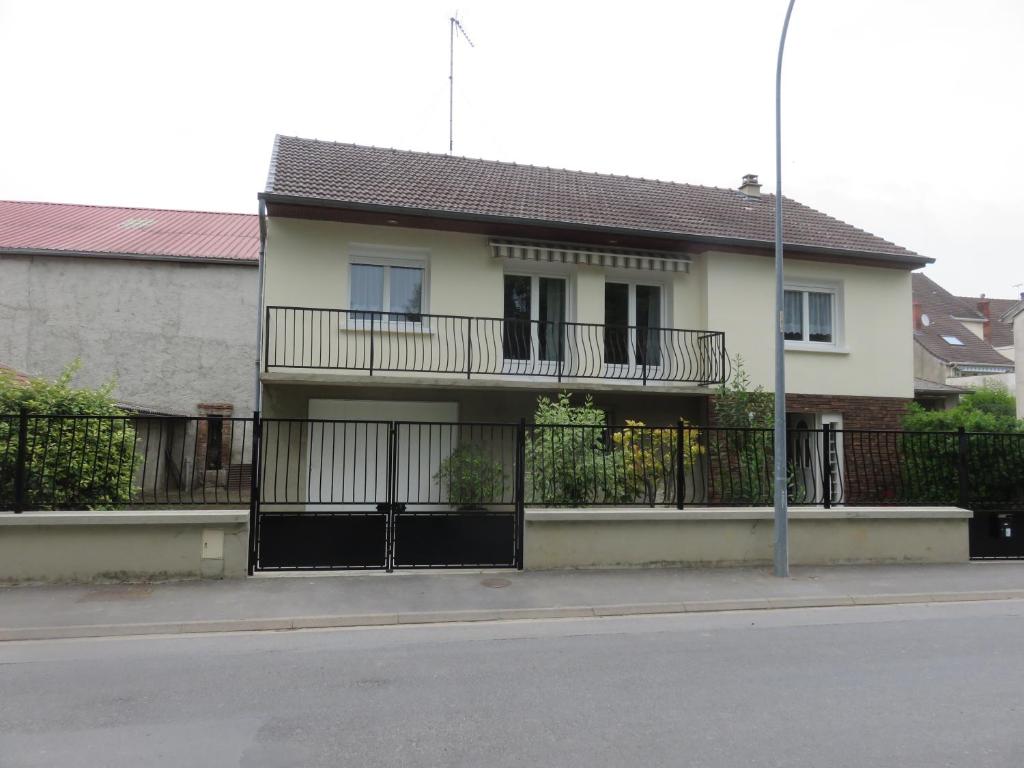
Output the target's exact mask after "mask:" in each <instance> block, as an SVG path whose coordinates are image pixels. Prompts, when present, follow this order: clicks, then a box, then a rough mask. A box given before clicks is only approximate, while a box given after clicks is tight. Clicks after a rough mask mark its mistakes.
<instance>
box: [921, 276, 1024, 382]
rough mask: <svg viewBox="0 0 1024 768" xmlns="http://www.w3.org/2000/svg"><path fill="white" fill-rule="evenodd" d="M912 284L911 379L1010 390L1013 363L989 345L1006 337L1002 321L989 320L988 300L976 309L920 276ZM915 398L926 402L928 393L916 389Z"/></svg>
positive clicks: (969, 303)
mask: <svg viewBox="0 0 1024 768" xmlns="http://www.w3.org/2000/svg"><path fill="white" fill-rule="evenodd" d="M913 282H914V320H913V338H914V377H915V378H916V379H919V380H923V381H924V382H929V383H930V384H932V385H942V384H947V385H951V386H956V387H962V388H966V389H975V388H977V387H980V386H984V385H997V386H1002V387H1006V388H1008V389H1009V390H1010V391H1011V392H1012V391H1013V388H1014V386H1015V383H1014V382H1015V378H1014V362H1013V360H1012V359H1011V358H1010V357H1007V356H1006V355H1004V354H1002V353H1001V352H1000V351H999V350H997V349H996V348H995V347H994V346H993V345H992V343H990V341H989V339H994V340H999V341H1000V342H1003V341H1005V340H1006V338H1007V337H1009V335H1010V332H1009V331H1007V330H1006V323H1004V322H1003V321H1001V320H994V319H993V318H992V316H991V303H990V302H992V301H994V300H987V302H989V303H987V302H986V300H984V299H979V300H977V301H978V303H980V304H981V307H979V306H976V305H975V303H973V302H974V300H967V299H964V298H961V297H957V296H954V295H953V294H951V293H950V292H949V291H947V290H946V289H945V288H943V287H942V286H940V285H939V284H938V283H936V282H935V281H934V280H932V279H930V278H929V277H928V276H926V275H924V274H922V273H920V272H915V273H914V276H913ZM986 312H988V313H989V314H985V313H986ZM1004 349H1005V347H1004ZM917 397H918V399H919V401H921V400H922V399H927V398H928V393H927V392H925V391H923V390H922V389H921V387H920V386H917Z"/></svg>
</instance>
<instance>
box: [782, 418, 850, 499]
mask: <svg viewBox="0 0 1024 768" xmlns="http://www.w3.org/2000/svg"><path fill="white" fill-rule="evenodd" d="M826 425H828V426H829V428H830V429H829V432H828V440H827V444H826V440H825V431H824V427H825V426H826ZM842 428H843V417H842V416H841V415H839V414H834V413H824V414H815V413H788V414H786V430H787V437H788V444H787V449H786V452H787V460H788V464H789V498H790V501H791V503H793V504H821V503H823V502H824V500H825V491H826V489H827V490H828V491H829V500H830V503H831V504H841V503H842V502H843V445H842ZM826 451H828V466H829V471H828V477H825V471H824V470H825V452H826ZM826 483H827V485H826Z"/></svg>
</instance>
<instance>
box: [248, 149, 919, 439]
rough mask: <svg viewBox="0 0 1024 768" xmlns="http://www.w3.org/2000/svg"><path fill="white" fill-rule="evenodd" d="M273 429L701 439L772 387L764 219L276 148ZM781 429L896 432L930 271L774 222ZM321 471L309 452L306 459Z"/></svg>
mask: <svg viewBox="0 0 1024 768" xmlns="http://www.w3.org/2000/svg"><path fill="white" fill-rule="evenodd" d="M260 199H261V206H262V210H263V211H265V215H266V217H267V242H266V255H265V262H264V265H263V269H264V276H263V311H264V329H263V332H264V341H263V343H264V348H263V350H262V354H263V358H262V370H263V373H262V383H263V390H262V391H263V404H262V410H263V413H264V415H265V416H267V417H295V418H303V419H305V418H335V419H375V420H405V419H409V420H433V421H445V422H447V421H467V422H473V421H504V422H515V421H518V420H519V419H520V418H527V419H529V418H530V417H531V416H532V414H533V411H534V408H535V405H536V401H537V397H538V396H539V395H552V394H554V393H556V392H557V391H559V390H568V391H570V392H573V393H575V394H576V395H577V397H579V398H580V399H582V395H584V394H592V395H593V397H594V399H595V402H596V403H597V404H598V405H599V406H600V407H602V408H604V409H605V410H606V411H607V412H608V413H609V418H610V419H611V420H612V421H613V422H617V423H621V422H622V421H623V420H624V419H642V420H644V421H646V422H647V423H648V424H671V423H675V422H676V420H677V419H679V418H681V417H685V418H687V419H690V420H691V421H694V422H698V423H707V422H708V421H713V420H714V411H713V407H711V405H710V400H711V396H712V395H713V393H714V387H715V386H716V385H717V384H719V383H720V382H722V381H723V380H725V379H726V378H727V376H728V372H729V363H728V361H727V360H726V357H725V356H726V352H728V354H729V355H731V356H736V355H740V356H742V358H743V361H744V365H745V367H746V370H747V372H748V373H749V374H750V376H751V378H752V380H753V383H754V384H755V385H762V386H764V387H765V388H767V389H771V387H772V383H773V373H772V371H773V362H772V360H773V358H772V338H773V334H772V328H773V324H774V322H775V321H774V320H773V317H774V292H773V274H774V272H773V260H772V255H773V250H772V249H773V245H772V243H773V226H774V225H773V217H774V212H773V206H774V197H773V196H771V195H767V194H761V193H760V185H759V184H758V183H757V178H756V177H754V176H747V177H744V179H743V184H742V186H741V187H740V188H739V189H722V188H713V187H701V186H694V185H689V184H677V183H670V182H664V181H655V180H650V179H639V178H632V177H626V176H611V175H603V174H596V173H584V172H578V171H568V170H558V169H552V168H541V167H534V166H529V165H518V164H514V163H502V162H490V161H484V160H475V159H468V158H462V157H454V156H446V155H435V154H426V153H419V152H407V151H398V150H392V149H380V148H373V147H365V146H357V145H352V144H337V143H327V142H321V141H312V140H306V139H301V138H293V137H285V136H279V137H277V139H276V140H275V144H274V150H273V157H272V160H271V165H270V172H269V177H268V183H267V188H266V191H265V192H264V193H263V194H261V195H260ZM784 208H785V216H786V218H785V240H786V257H787V258H786V283H787V285H786V289H787V291H786V312H785V332H786V337H787V343H786V348H787V351H786V363H787V372H786V376H787V381H786V384H787V387H786V388H787V410H788V411H789V414H790V424H791V425H792V426H793V427H820V426H821V425H822V424H823V423H830V424H833V425H836V426H839V425H845V426H846V427H848V428H871V427H884V428H896V427H898V426H899V424H900V419H901V416H902V414H903V411H904V409H905V408H906V405H907V403H909V402H910V401H911V400H912V398H913V396H914V386H913V370H912V362H911V361H912V343H911V340H910V338H908V337H907V336H905V335H900V334H893V333H891V329H892V328H896V327H905V324H906V323H907V322H908V320H909V312H910V305H911V275H910V273H911V270H913V269H917V268H920V267H921V266H924V265H925V264H927V263H929V262H930V261H931V259H928V258H925V257H923V256H920V255H918V254H916V253H913V252H911V251H909V250H907V249H905V248H902V247H900V246H898V245H894V244H892V243H890V242H888V241H886V240H883V239H881V238H879V237H876V236H874V235H871V234H868V233H866V232H864V231H862V230H859V229H856V228H854V227H852V226H850V225H848V224H845V223H843V222H840V221H838V220H836V219H834V218H832V217H830V216H827V215H825V214H823V213H819V212H818V211H815V210H812V209H810V208H808V207H806V206H804V205H801V204H799V203H797V202H795V201H792V200H789V199H786V200H785V202H784ZM311 450H312V448H311Z"/></svg>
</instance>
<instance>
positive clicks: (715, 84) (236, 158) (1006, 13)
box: [0, 0, 1024, 297]
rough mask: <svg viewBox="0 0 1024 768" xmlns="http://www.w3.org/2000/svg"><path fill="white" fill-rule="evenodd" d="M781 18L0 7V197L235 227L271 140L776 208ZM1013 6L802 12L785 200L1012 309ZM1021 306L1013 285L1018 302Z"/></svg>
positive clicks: (1019, 79) (814, 2) (1018, 174)
mask: <svg viewBox="0 0 1024 768" xmlns="http://www.w3.org/2000/svg"><path fill="white" fill-rule="evenodd" d="M785 5H786V3H785V0H716V1H715V2H707V0H700V1H698V0H679V1H678V2H640V1H638V0H633V1H632V2H628V3H623V2H615V3H611V2H609V3H601V2H593V1H590V2H585V3H569V2H551V1H550V0H549V1H548V2H524V1H523V0H517V2H501V3H499V2H494V0H491V1H490V2H484V1H483V0H477V1H475V2H474V1H469V0H459V2H457V3H455V2H435V1H434V0H417V1H416V2H386V1H385V0H375V1H374V2H359V3H349V2H300V1H298V0H290V1H289V2H275V3H266V4H263V3H258V2H238V3H234V2H231V3H229V2H215V1H214V0H206V1H205V2H182V1H179V2H174V3H158V2H124V3H114V2H104V1H103V0H90V2H63V3H55V2H45V1H44V0H31V1H29V0H25V1H23V2H15V1H13V0H0V72H2V73H3V80H2V82H3V102H2V103H3V114H2V118H0V136H2V138H3V142H2V145H0V198H5V199H15V200H19V199H22V200H47V201H55V202H73V203H97V204H109V205H133V206H152V207H169V208H195V209H212V210H228V211H244V212H254V211H255V210H256V193H257V192H258V191H260V190H261V189H262V188H263V184H264V182H265V179H266V171H267V163H268V160H269V156H270V148H271V143H272V140H273V136H274V134H275V133H285V134H294V135H299V136H305V137H313V138H320V139H327V140H336V141H351V142H357V143H364V144H375V145H383V146H394V147H400V148H404V149H418V150H426V151H433V152H444V151H446V150H447V143H448V17H449V16H450V15H451V13H452V12H453V11H455V10H458V11H459V14H460V17H461V19H462V21H463V24H464V25H465V28H466V30H467V31H468V32H469V34H470V36H471V37H472V39H473V42H474V43H475V45H476V47H475V48H470V47H469V46H468V45H467V44H466V43H465V42H463V41H459V42H458V44H457V47H456V98H455V113H456V114H455V151H456V153H457V154H463V155H468V156H474V157H484V158H490V159H497V160H511V161H516V162H523V163H534V164H539V165H550V166H558V167H567V168H576V169H583V170H592V171H603V172H612V173H620V174H630V175H633V176H644V177H654V178H660V179H667V180H672V181H686V182H691V183H698V184H709V185H714V186H722V187H735V186H738V185H739V182H740V177H741V176H742V175H743V174H744V173H758V174H760V177H761V181H762V182H763V183H764V184H765V187H766V189H771V188H774V184H775V173H774V167H775V162H774V132H773V131H774V122H773V121H774V112H773V109H774V75H775V55H776V46H777V44H778V34H779V31H780V28H781V24H782V18H783V14H784V11H785ZM1022 39H1024V2H1021V1H1020V0H1004V1H999V0H971V2H964V1H963V0H958V1H956V2H954V1H953V0H856V2H835V1H834V0H797V4H796V9H795V11H794V15H793V22H792V24H791V27H790V35H789V41H788V44H787V50H786V64H785V81H784V101H783V120H784V125H783V132H784V139H783V142H784V146H783V161H784V165H783V173H784V181H785V194H787V195H789V196H791V197H794V198H796V199H797V200H800V201H801V202H803V203H805V204H807V205H810V206H812V207H814V208H818V209H820V210H823V211H825V212H827V213H829V214H831V215H833V216H835V217H837V218H840V219H843V220H845V221H847V222H850V223H851V224H854V225H855V226H858V227H860V228H862V229H866V230H868V231H870V232H874V233H875V234H878V235H881V236H883V237H885V238H887V239H890V240H893V241H894V242H896V243H899V244H900V245H903V246H905V247H907V248H911V249H913V250H915V251H918V252H919V253H922V254H925V255H927V256H931V257H933V258H935V259H936V260H937V261H936V264H935V265H934V266H933V267H930V268H929V274H931V275H932V276H933V277H934V278H935V279H936V280H938V281H940V282H941V283H943V284H944V285H945V286H946V287H947V288H949V289H950V290H952V291H953V292H955V293H963V294H977V293H980V292H986V293H987V294H988V295H990V296H1001V297H1010V296H1014V295H1016V294H1017V293H1018V292H1020V291H1022V290H1024V286H1019V285H1018V284H1021V283H1024V248H1022V238H1021V232H1022V231H1024V227H1022V226H1021V218H1022V217H1021V214H1020V212H1019V207H1020V205H1019V203H1018V200H1017V198H1018V197H1019V195H1020V192H1021V190H1022V189H1024V149H1022V142H1024V140H1022V136H1024V120H1022V119H1024V106H1022V103H1021V94H1022V93H1024V54H1022V52H1021V40H1022ZM1015 285H1017V286H1018V287H1015Z"/></svg>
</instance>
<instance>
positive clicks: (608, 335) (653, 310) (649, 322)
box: [604, 282, 662, 365]
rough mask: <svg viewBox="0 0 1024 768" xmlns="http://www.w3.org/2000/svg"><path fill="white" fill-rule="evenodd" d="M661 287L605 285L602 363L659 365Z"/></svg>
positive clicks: (624, 284)
mask: <svg viewBox="0 0 1024 768" xmlns="http://www.w3.org/2000/svg"><path fill="white" fill-rule="evenodd" d="M661 312H662V302H661V286H658V285H641V284H638V283H612V282H607V283H605V284H604V322H605V328H604V361H605V362H606V363H608V364H610V365H659V364H660V363H661V339H659V334H660V333H661V330H660V329H661Z"/></svg>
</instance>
